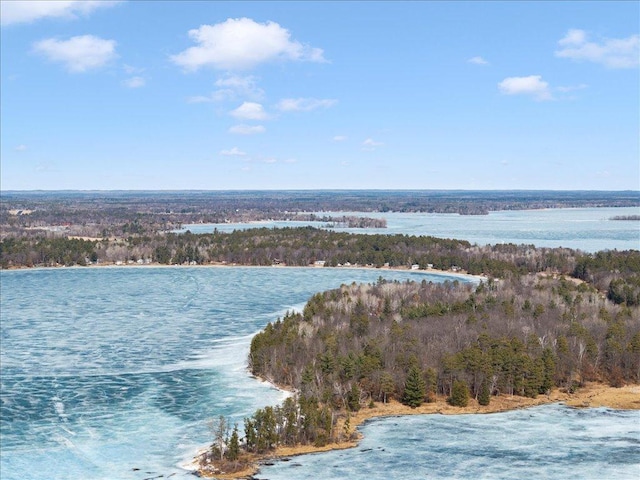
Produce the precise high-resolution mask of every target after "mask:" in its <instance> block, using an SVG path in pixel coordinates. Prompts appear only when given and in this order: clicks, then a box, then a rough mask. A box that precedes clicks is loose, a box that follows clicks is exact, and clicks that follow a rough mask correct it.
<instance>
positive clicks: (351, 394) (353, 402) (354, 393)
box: [347, 382, 360, 412]
mask: <svg viewBox="0 0 640 480" xmlns="http://www.w3.org/2000/svg"><path fill="white" fill-rule="evenodd" d="M347 408H348V409H349V410H350V411H351V412H357V411H358V410H360V388H359V387H358V384H357V383H355V382H354V383H353V384H352V385H351V390H349V391H348V392H347Z"/></svg>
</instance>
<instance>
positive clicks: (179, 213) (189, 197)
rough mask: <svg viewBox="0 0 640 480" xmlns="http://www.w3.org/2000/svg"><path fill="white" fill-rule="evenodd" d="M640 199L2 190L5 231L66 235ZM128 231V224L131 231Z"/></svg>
mask: <svg viewBox="0 0 640 480" xmlns="http://www.w3.org/2000/svg"><path fill="white" fill-rule="evenodd" d="M631 206H640V192H636V191H626V192H598V191H568V192H562V191H468V190H467V191H464V190H457V191H443V190H415V191H409V190H407V191H384V190H354V191H348V190H336V191H184V192H180V191H176V192H152V191H147V192H145V191H140V192H135V191H132V192H125V191H123V192H117V191H114V192H3V194H2V201H1V202H0V225H1V226H2V230H1V231H2V236H6V235H8V234H12V235H20V236H22V235H28V234H29V230H25V229H26V228H33V227H43V226H51V225H65V226H68V228H69V233H68V234H69V235H79V236H88V237H114V236H115V237H120V236H126V235H127V233H128V232H127V230H126V229H123V228H122V227H123V226H124V225H125V224H129V225H131V224H134V223H135V224H136V228H137V229H138V233H140V234H155V233H157V232H158V231H163V230H172V229H175V228H179V227H180V226H181V225H184V224H188V223H222V222H227V221H228V222H246V221H252V220H265V219H272V220H286V219H288V220H296V219H298V218H302V217H297V214H300V213H302V214H309V213H314V212H429V213H459V214H463V215H483V214H487V213H488V212H490V211H497V210H527V209H539V208H559V207H564V208H567V207H631ZM129 233H130V231H129Z"/></svg>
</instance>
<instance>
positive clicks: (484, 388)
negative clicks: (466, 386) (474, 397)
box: [478, 379, 491, 405]
mask: <svg viewBox="0 0 640 480" xmlns="http://www.w3.org/2000/svg"><path fill="white" fill-rule="evenodd" d="M490 402H491V392H490V391H489V381H488V380H486V379H485V380H484V381H483V382H482V384H481V385H480V392H479V394H478V403H479V404H480V405H489V403H490Z"/></svg>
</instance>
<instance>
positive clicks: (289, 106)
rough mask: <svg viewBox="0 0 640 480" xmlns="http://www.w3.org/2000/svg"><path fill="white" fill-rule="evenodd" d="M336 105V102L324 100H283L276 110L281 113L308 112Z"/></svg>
mask: <svg viewBox="0 0 640 480" xmlns="http://www.w3.org/2000/svg"><path fill="white" fill-rule="evenodd" d="M336 103H338V101H337V100H333V99H329V98H324V99H318V98H283V99H282V100H280V101H279V102H278V104H277V105H276V108H277V109H278V110H280V111H282V112H309V111H311V110H315V109H316V108H329V107H332V106H334V105H335V104H336Z"/></svg>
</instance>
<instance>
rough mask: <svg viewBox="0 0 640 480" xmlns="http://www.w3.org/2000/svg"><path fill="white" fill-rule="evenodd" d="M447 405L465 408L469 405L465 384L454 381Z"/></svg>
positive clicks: (467, 389) (467, 388)
mask: <svg viewBox="0 0 640 480" xmlns="http://www.w3.org/2000/svg"><path fill="white" fill-rule="evenodd" d="M447 402H449V405H453V406H454V407H466V406H467V405H468V404H469V387H468V386H467V382H464V381H462V380H456V381H455V382H453V387H452V388H451V396H450V397H449V398H447Z"/></svg>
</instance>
